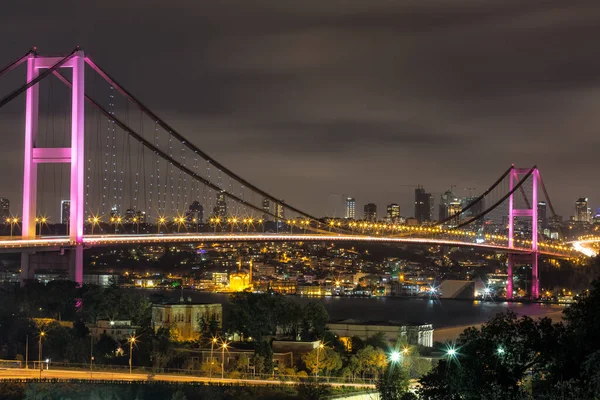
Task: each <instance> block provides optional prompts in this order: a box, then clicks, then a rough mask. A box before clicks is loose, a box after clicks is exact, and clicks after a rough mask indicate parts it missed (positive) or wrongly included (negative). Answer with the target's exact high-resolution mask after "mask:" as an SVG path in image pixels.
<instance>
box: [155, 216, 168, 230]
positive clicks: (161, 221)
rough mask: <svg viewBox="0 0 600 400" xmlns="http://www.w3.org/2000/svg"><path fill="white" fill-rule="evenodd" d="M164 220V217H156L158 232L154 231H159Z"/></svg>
mask: <svg viewBox="0 0 600 400" xmlns="http://www.w3.org/2000/svg"><path fill="white" fill-rule="evenodd" d="M165 221H166V219H165V217H159V218H158V232H156V233H160V226H161V225H164V223H165Z"/></svg>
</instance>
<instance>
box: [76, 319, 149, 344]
mask: <svg viewBox="0 0 600 400" xmlns="http://www.w3.org/2000/svg"><path fill="white" fill-rule="evenodd" d="M87 327H88V329H89V330H90V335H92V336H93V337H94V338H95V339H96V340H98V339H99V338H100V336H102V335H103V334H106V335H108V336H110V337H111V338H113V339H114V340H117V341H121V340H127V339H128V338H129V337H131V336H135V332H136V330H137V329H139V328H140V327H139V326H135V325H132V324H131V321H110V320H98V321H97V322H96V323H95V324H90V325H88V326H87Z"/></svg>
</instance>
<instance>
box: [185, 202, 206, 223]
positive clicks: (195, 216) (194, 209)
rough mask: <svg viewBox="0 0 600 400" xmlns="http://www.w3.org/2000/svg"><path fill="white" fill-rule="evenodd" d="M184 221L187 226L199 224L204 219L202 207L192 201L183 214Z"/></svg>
mask: <svg viewBox="0 0 600 400" xmlns="http://www.w3.org/2000/svg"><path fill="white" fill-rule="evenodd" d="M185 219H186V220H187V222H188V223H189V224H201V223H202V220H203V219H204V207H202V204H200V202H199V201H198V200H194V201H193V202H192V204H190V205H189V207H188V210H187V212H186V213H185Z"/></svg>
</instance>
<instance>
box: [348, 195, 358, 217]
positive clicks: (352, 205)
mask: <svg viewBox="0 0 600 400" xmlns="http://www.w3.org/2000/svg"><path fill="white" fill-rule="evenodd" d="M355 218H356V200H355V199H354V197H348V198H347V199H346V219H355Z"/></svg>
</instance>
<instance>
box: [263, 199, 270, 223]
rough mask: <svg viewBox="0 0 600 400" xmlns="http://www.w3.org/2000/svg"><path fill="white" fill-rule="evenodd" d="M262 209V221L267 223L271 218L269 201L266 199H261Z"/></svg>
mask: <svg viewBox="0 0 600 400" xmlns="http://www.w3.org/2000/svg"><path fill="white" fill-rule="evenodd" d="M262 209H263V212H264V214H263V219H264V220H265V221H269V220H270V217H271V201H270V200H269V199H267V198H264V199H263V202H262Z"/></svg>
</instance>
